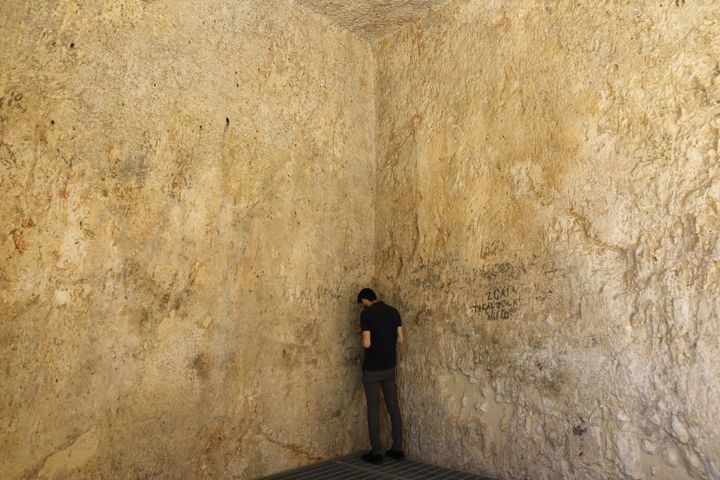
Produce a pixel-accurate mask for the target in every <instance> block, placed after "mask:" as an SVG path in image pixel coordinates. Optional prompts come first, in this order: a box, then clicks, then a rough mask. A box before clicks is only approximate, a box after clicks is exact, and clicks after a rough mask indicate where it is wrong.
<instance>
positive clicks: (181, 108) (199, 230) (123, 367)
mask: <svg viewBox="0 0 720 480" xmlns="http://www.w3.org/2000/svg"><path fill="white" fill-rule="evenodd" d="M0 11H1V12H2V13H1V14H0V33H1V35H0V65H2V69H0V229H1V230H2V242H1V243H0V255H1V256H2V260H1V261H0V295H1V299H0V301H1V302H2V303H1V304H0V305H1V306H0V310H1V313H2V327H0V358H1V359H2V369H1V373H0V378H1V379H2V385H3V388H2V393H1V394H0V411H1V412H2V416H1V417H2V430H1V433H0V477H2V478H6V479H16V478H18V479H19V478H128V479H130V478H151V477H152V478H257V477H260V476H263V475H266V474H269V473H272V472H276V471H280V470H283V469H287V468H290V467H294V466H298V465H303V464H308V463H312V462H314V461H316V460H318V459H321V458H327V457H332V456H334V455H339V454H341V453H347V452H349V451H356V450H358V449H359V448H360V447H361V446H362V445H364V443H365V442H364V439H365V426H364V425H365V424H364V410H363V405H364V400H363V398H362V392H361V386H360V383H359V381H358V380H357V375H356V372H357V366H358V362H359V348H358V347H357V345H356V337H354V335H353V323H354V322H355V321H356V315H357V312H356V309H357V307H356V305H355V303H354V301H353V298H354V295H355V294H356V292H357V289H358V288H359V287H360V286H363V285H365V284H366V283H368V282H369V281H370V279H371V278H372V269H373V253H372V251H373V238H374V231H373V226H374V221H373V218H374V213H373V189H374V185H373V175H374V157H375V152H374V141H375V132H374V123H375V106H374V103H373V91H374V81H375V70H374V68H375V63H374V59H373V56H372V55H373V52H372V50H371V48H370V47H369V46H368V45H367V44H366V43H364V42H362V41H359V40H358V39H357V38H356V37H355V36H353V35H352V34H350V33H349V32H347V31H345V30H342V29H340V28H339V27H335V26H333V25H331V24H329V23H328V22H327V21H326V20H325V19H324V18H322V17H320V16H317V15H316V14H314V13H311V12H309V11H307V10H304V9H302V8H299V7H297V6H295V5H294V3H292V2H290V1H284V0H272V1H266V0H262V1H261V0H252V1H250V0H247V1H242V2H221V1H215V0H211V1H201V0H157V1H144V0H143V1H140V0H135V1H129V2H111V1H102V2H75V1H70V0H60V1H57V2H30V1H22V2H8V1H4V2H2V6H1V7H0Z"/></svg>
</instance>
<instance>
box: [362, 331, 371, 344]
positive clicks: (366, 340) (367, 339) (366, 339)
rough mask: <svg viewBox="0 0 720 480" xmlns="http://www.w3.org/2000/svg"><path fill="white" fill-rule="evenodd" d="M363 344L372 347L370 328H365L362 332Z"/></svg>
mask: <svg viewBox="0 0 720 480" xmlns="http://www.w3.org/2000/svg"><path fill="white" fill-rule="evenodd" d="M362 346H363V347H364V348H370V330H363V332H362Z"/></svg>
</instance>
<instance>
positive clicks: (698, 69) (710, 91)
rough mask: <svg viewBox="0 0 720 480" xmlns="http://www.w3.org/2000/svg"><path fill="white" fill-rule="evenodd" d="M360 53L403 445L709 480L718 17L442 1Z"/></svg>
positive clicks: (610, 7) (713, 457)
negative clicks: (400, 323)
mask: <svg viewBox="0 0 720 480" xmlns="http://www.w3.org/2000/svg"><path fill="white" fill-rule="evenodd" d="M378 61H379V64H380V65H379V76H378V86H377V88H378V97H377V105H378V126H377V131H378V146H377V148H378V181H377V186H376V189H377V194H378V197H377V199H376V205H377V210H376V222H377V224H376V236H377V253H376V271H377V274H378V277H379V278H378V280H379V284H380V286H381V288H380V290H381V291H382V292H383V293H385V297H386V298H388V300H389V301H391V302H393V303H395V304H397V306H398V307H400V309H401V310H402V311H403V312H404V313H405V319H406V320H405V323H404V324H405V328H406V331H407V338H408V345H407V350H406V351H405V352H404V354H403V359H402V373H401V377H402V391H401V396H402V399H403V401H404V410H403V412H404V415H405V419H406V422H407V441H408V445H407V448H408V450H409V452H410V453H411V454H412V455H413V456H414V457H416V458H423V459H425V460H429V461H433V462H437V463H439V464H441V465H445V466H449V467H457V468H462V469H467V470H471V471H483V472H487V473H489V474H492V475H494V476H497V477H498V478H518V479H520V478H533V479H557V478H565V479H597V478H626V479H630V478H633V479H650V478H658V479H689V478H693V479H718V478H720V429H718V428H717V419H718V418H720V362H718V357H719V356H720V336H719V335H718V332H720V300H719V299H720V245H719V242H718V235H719V232H720V210H719V207H720V205H719V202H720V165H719V162H718V150H719V149H720V145H719V142H720V137H719V134H718V129H719V128H720V65H719V64H718V62H719V61H720V4H718V2H717V1H715V0H705V1H698V2H689V1H688V2H686V1H684V0H677V1H675V0H673V1H667V2H597V1H592V0H582V1H572V2H571V1H559V2H541V1H525V0H508V1H502V2H499V1H486V0H474V1H458V2H453V3H452V4H451V5H450V6H449V7H448V8H446V9H444V10H442V12H441V13H440V14H438V15H436V16H433V17H432V18H428V19H426V20H423V21H422V22H420V23H417V24H415V25H412V26H409V27H406V28H404V29H402V30H401V31H399V32H397V33H396V34H394V35H392V36H389V37H385V38H384V39H383V40H382V41H381V43H380V44H379V46H378Z"/></svg>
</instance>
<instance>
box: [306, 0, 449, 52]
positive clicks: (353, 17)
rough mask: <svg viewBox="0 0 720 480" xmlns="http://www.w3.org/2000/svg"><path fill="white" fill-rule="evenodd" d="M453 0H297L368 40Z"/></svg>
mask: <svg viewBox="0 0 720 480" xmlns="http://www.w3.org/2000/svg"><path fill="white" fill-rule="evenodd" d="M449 1H451V0H297V2H298V4H300V5H303V6H305V7H308V8H309V9H310V10H313V11H315V12H317V13H319V14H321V15H324V16H326V17H327V18H329V19H330V20H331V21H333V22H335V23H336V24H338V25H340V26H342V27H344V28H347V29H349V30H351V31H352V32H354V33H356V34H357V35H358V36H360V37H361V38H364V39H365V40H368V41H371V42H375V41H378V39H380V38H381V37H383V36H385V35H389V34H391V33H392V32H393V31H395V30H398V29H399V28H401V27H402V26H403V25H406V24H409V23H413V22H417V21H418V20H419V19H422V18H424V17H428V16H429V15H432V14H433V12H435V11H436V10H438V9H439V8H440V7H442V6H443V5H446V4H447V3H448V2H449Z"/></svg>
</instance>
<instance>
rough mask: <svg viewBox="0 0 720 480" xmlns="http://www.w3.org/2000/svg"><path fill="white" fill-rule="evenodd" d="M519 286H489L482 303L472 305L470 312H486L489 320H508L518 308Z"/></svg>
mask: <svg viewBox="0 0 720 480" xmlns="http://www.w3.org/2000/svg"><path fill="white" fill-rule="evenodd" d="M518 304H519V301H518V292H517V288H515V287H514V286H512V285H504V286H499V287H491V288H488V290H487V292H486V293H485V297H484V298H483V301H482V302H481V303H478V304H476V305H471V306H470V312H471V313H474V314H484V315H485V317H486V318H487V319H488V320H507V319H509V318H510V317H511V316H512V315H513V314H514V313H515V312H516V311H517V309H518Z"/></svg>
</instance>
